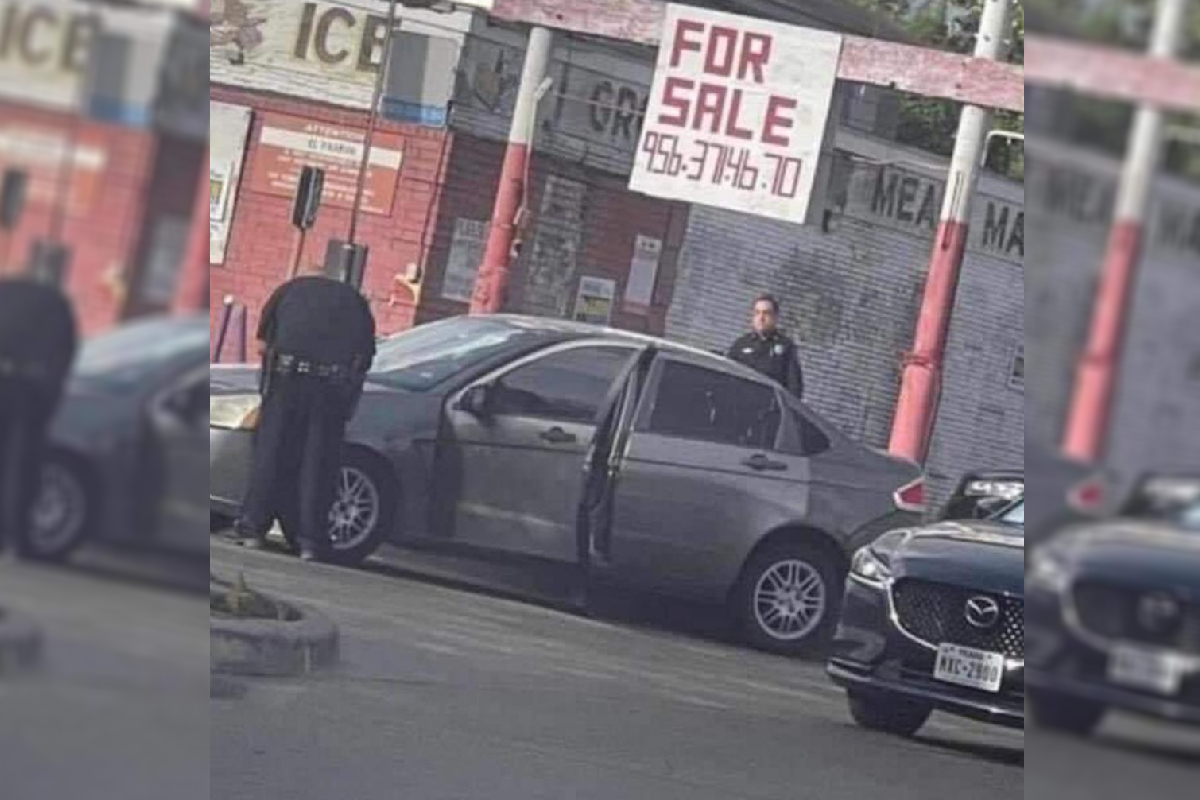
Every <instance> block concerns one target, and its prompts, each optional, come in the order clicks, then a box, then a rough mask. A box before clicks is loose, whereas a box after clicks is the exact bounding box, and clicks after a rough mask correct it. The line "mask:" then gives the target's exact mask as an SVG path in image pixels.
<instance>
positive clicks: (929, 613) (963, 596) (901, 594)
mask: <svg viewBox="0 0 1200 800" xmlns="http://www.w3.org/2000/svg"><path fill="white" fill-rule="evenodd" d="M974 597H987V598H990V599H992V600H994V601H996V603H997V604H999V606H1000V618H999V620H998V621H997V622H996V624H995V625H993V626H992V627H990V628H987V629H981V628H977V627H975V626H974V625H972V624H970V623H969V622H968V621H967V614H966V607H967V601H968V600H970V599H971V598H974ZM892 603H893V604H894V606H895V608H896V616H897V618H898V620H899V622H900V627H902V628H903V629H904V630H905V631H906V632H907V633H908V634H909V635H911V636H914V637H916V638H917V639H920V640H921V641H922V642H925V643H926V644H928V645H931V646H933V647H937V646H938V645H940V644H959V645H963V646H964V647H974V648H975V649H977V650H986V651H988V652H991V653H1002V654H1004V656H1005V657H1006V658H1010V659H1015V660H1019V661H1024V660H1025V601H1024V600H1021V599H1019V598H1014V597H1004V596H1001V595H997V594H991V593H989V592H980V591H976V590H973V589H967V588H964V587H961V586H952V585H950V584H945V583H936V582H933V581H924V580H917V579H914V578H902V579H900V580H899V581H897V582H896V583H895V585H894V586H893V587H892Z"/></svg>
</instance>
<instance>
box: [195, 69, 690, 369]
mask: <svg viewBox="0 0 1200 800" xmlns="http://www.w3.org/2000/svg"><path fill="white" fill-rule="evenodd" d="M212 98H213V99H214V100H218V101H222V102H228V103H235V104H239V105H243V106H247V107H250V108H252V109H254V111H255V114H254V118H253V120H252V122H251V128H250V136H249V140H248V147H247V151H246V156H245V161H244V163H243V167H242V179H241V185H240V187H239V189H238V195H237V201H236V205H235V207H234V217H233V224H232V227H231V229H230V235H229V243H228V247H227V250H226V257H225V263H224V264H223V265H219V266H213V267H212V268H211V280H210V284H209V285H210V299H211V303H210V308H211V314H212V320H213V328H214V331H215V330H216V329H217V327H218V326H219V324H220V319H221V314H222V301H223V299H224V298H225V297H226V296H227V295H232V296H233V297H234V298H235V300H236V301H237V302H238V303H242V304H245V305H246V306H247V307H248V308H249V317H248V320H247V321H248V324H247V330H248V331H250V332H251V338H252V332H253V330H254V328H255V326H256V325H257V318H258V309H259V308H260V307H261V306H262V303H263V302H264V301H265V299H266V297H267V295H269V293H270V292H271V291H272V290H273V289H274V288H275V287H276V286H278V285H279V283H280V282H281V281H282V280H283V278H284V276H285V273H286V269H287V259H288V256H289V253H290V247H291V241H292V236H293V232H292V228H291V226H290V224H289V217H290V211H291V201H290V200H289V199H288V198H284V197H280V196H276V195H269V194H263V193H261V192H256V191H253V190H252V189H251V188H250V186H249V175H250V174H251V173H252V172H253V169H254V163H255V162H254V159H255V158H256V157H257V151H258V147H257V141H258V137H259V133H260V130H261V125H262V114H263V113H264V112H279V113H286V114H291V115H295V116H303V117H307V118H310V119H314V120H319V121H322V122H326V123H330V124H337V125H345V126H355V127H364V126H365V125H366V115H365V113H363V112H357V111H347V110H343V109H338V108H335V107H332V106H322V105H319V104H315V103H312V102H310V101H300V100H294V99H289V98H285V97H281V96H275V95H267V94H264V93H261V92H250V91H245V90H239V89H233V88H230V87H221V86H214V87H213V88H212ZM379 130H381V131H386V132H389V133H395V134H399V135H401V136H403V137H404V161H403V164H402V166H401V169H400V178H399V182H400V183H399V186H398V189H397V194H396V202H395V205H394V207H393V210H392V214H391V216H390V217H382V216H378V215H372V214H362V215H360V217H359V231H360V237H359V238H360V241H362V242H364V243H366V244H367V245H368V246H369V247H370V258H369V261H368V267H367V278H366V281H365V283H364V288H365V289H366V293H367V296H368V298H369V299H370V300H371V305H372V308H373V310H374V312H375V315H376V320H377V323H378V327H379V330H380V332H382V333H393V332H396V331H400V330H404V329H406V328H408V327H411V326H412V325H413V324H416V323H419V322H426V321H429V320H432V319H437V318H441V317H444V316H449V315H454V314H462V313H465V312H466V310H467V308H466V304H464V303H458V302H454V301H447V300H443V299H442V298H441V288H442V278H443V273H444V271H445V267H446V262H447V259H448V257H449V254H450V247H451V241H452V237H453V232H454V221H455V219H456V218H458V217H467V218H470V219H478V220H487V219H490V218H491V211H492V203H493V200H494V197H495V192H496V185H497V183H498V181H499V179H500V164H501V161H502V159H503V154H504V146H503V144H502V143H499V142H492V141H488V140H484V139H480V138H476V137H473V136H468V135H465V134H461V133H448V132H445V131H440V130H434V129H429V128H421V127H417V126H410V125H402V124H399V123H394V122H387V121H383V122H381V123H380V125H379ZM549 174H555V175H560V176H562V177H567V178H571V179H573V180H577V181H580V182H583V183H585V184H586V185H587V186H588V187H589V189H588V198H587V213H586V214H585V218H584V230H583V235H582V247H581V250H580V254H579V272H580V273H581V274H586V275H593V276H597V277H609V278H612V279H613V280H616V281H617V284H618V286H617V302H616V306H615V311H614V315H613V324H614V325H617V326H619V327H624V328H629V329H632V330H640V331H647V332H651V333H662V332H663V331H664V329H665V320H666V312H667V308H668V307H669V305H670V301H671V292H672V288H673V286H674V278H675V268H676V260H677V254H678V248H679V244H680V242H681V241H682V236H683V231H684V228H685V227H686V224H687V211H686V206H685V205H683V204H678V203H668V202H664V201H660V200H655V199H652V198H648V197H644V196H641V195H636V194H633V193H631V192H629V191H627V190H626V189H625V188H624V184H625V181H624V180H623V179H621V178H619V177H616V176H610V175H606V174H601V173H597V172H594V171H590V170H584V169H582V168H581V167H578V166H577V165H574V164H571V163H569V162H565V161H562V160H560V159H555V158H549V157H547V158H541V157H538V158H536V159H535V163H534V168H533V173H532V177H533V185H532V188H531V208H533V209H536V208H538V202H539V200H540V196H541V190H542V186H543V185H544V183H545V179H546V176H547V175H549ZM348 222H349V212H348V211H347V210H343V209H336V208H329V207H326V208H322V209H321V212H320V214H319V215H318V220H317V223H316V225H315V226H314V228H313V230H312V231H310V232H309V235H308V241H307V243H306V245H305V259H304V260H305V262H308V263H319V262H320V261H321V259H322V258H323V257H324V253H325V247H326V244H327V242H328V241H329V239H330V238H333V237H344V236H345V233H346V227H347V225H348ZM532 224H533V225H536V224H537V220H536V217H534V218H533V219H532ZM637 234H643V235H648V236H654V237H656V238H660V239H662V240H664V242H665V247H664V252H663V258H662V263H661V265H660V269H659V275H658V284H657V289H656V292H655V298H654V306H653V308H652V309H651V311H650V313H649V314H648V315H632V314H626V313H623V312H622V311H621V305H622V304H621V299H622V297H623V296H624V290H625V280H626V278H627V276H628V272H629V264H630V260H631V258H632V256H633V245H634V240H635V237H636V235H637ZM529 238H530V239H531V238H532V231H531V233H530V237H529ZM409 264H416V265H418V266H419V267H420V268H421V270H422V275H423V281H422V285H421V288H420V289H419V296H418V297H417V298H414V297H413V295H412V294H410V293H409V291H408V290H407V289H406V288H405V287H403V286H402V285H400V286H398V285H397V283H396V281H395V280H394V278H395V276H396V275H398V274H404V273H405V272H406V271H407V266H408V265H409ZM515 272H516V274H515V275H514V281H520V280H521V278H522V275H521V270H520V264H518V265H517V268H516V270H515ZM574 291H575V289H574V287H572V289H571V293H572V294H571V298H570V301H571V302H573V301H574ZM414 300H415V301H416V302H414ZM569 307H570V304H568V308H569ZM514 310H519V309H514ZM232 346H233V342H232V341H231V342H230V344H229V345H227V348H228V347H232ZM254 349H255V348H254V346H253V342H250V343H248V351H249V352H248V354H249V355H250V356H251V357H253V355H254ZM226 353H227V355H226V358H229V357H231V356H229V355H228V353H229V351H228V350H227V351H226Z"/></svg>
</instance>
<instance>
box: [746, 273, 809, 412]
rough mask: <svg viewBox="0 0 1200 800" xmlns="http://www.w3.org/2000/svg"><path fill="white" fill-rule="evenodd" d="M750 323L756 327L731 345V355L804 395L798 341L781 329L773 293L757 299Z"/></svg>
mask: <svg viewBox="0 0 1200 800" xmlns="http://www.w3.org/2000/svg"><path fill="white" fill-rule="evenodd" d="M751 326H752V327H753V330H751V331H750V333H747V334H746V335H745V336H743V337H741V338H740V339H738V340H737V341H736V342H734V343H733V346H732V347H730V348H729V353H728V355H729V357H730V358H731V359H733V360H734V361H737V362H738V363H740V364H745V365H746V366H748V367H750V368H752V369H754V370H756V371H758V372H760V373H762V374H763V375H766V376H767V377H768V378H773V379H774V380H776V381H778V382H779V383H780V384H782V385H783V386H784V387H785V388H786V389H787V390H788V391H789V392H791V393H792V394H793V395H795V396H796V397H797V398H800V397H803V396H804V371H803V369H802V368H801V366H800V356H799V352H798V350H797V349H796V343H795V342H793V341H792V340H791V339H790V338H788V337H787V336H785V335H784V334H783V333H782V332H780V330H779V301H778V300H776V299H775V298H774V297H772V296H771V295H762V296H761V297H759V298H758V299H757V300H755V301H754V311H753V317H752V318H751Z"/></svg>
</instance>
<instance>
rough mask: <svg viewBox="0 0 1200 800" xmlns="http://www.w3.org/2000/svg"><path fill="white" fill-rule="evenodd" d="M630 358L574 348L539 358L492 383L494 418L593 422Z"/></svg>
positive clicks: (623, 351)
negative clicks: (500, 416)
mask: <svg viewBox="0 0 1200 800" xmlns="http://www.w3.org/2000/svg"><path fill="white" fill-rule="evenodd" d="M632 355H633V351H632V350H630V349H628V348H625V347H577V348H572V349H570V350H563V351H560V352H557V353H551V354H550V355H547V356H543V357H541V358H539V359H537V360H536V361H533V362H531V363H529V364H526V365H524V366H522V367H518V368H517V369H515V370H513V371H512V372H509V373H508V374H506V375H505V376H504V377H503V378H501V379H500V380H499V381H498V382H497V383H496V386H495V390H494V393H493V397H492V400H491V402H492V412H493V413H495V414H499V415H510V416H525V417H544V418H546V419H553V420H560V421H563V422H582V423H590V422H593V421H594V420H595V419H596V416H597V414H598V413H599V411H600V404H601V403H602V402H603V401H604V397H605V395H607V394H608V390H609V388H610V387H611V386H612V384H613V381H615V380H616V379H617V376H618V374H619V373H620V372H621V368H622V367H623V366H625V365H626V364H627V363H629V359H630V358H631V356H632Z"/></svg>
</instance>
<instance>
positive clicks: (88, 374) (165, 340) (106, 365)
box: [71, 319, 209, 393]
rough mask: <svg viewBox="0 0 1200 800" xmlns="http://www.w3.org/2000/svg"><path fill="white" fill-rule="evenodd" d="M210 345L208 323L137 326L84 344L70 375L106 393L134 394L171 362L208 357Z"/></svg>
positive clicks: (175, 321) (157, 322)
mask: <svg viewBox="0 0 1200 800" xmlns="http://www.w3.org/2000/svg"><path fill="white" fill-rule="evenodd" d="M208 343H209V330H208V324H207V320H200V321H196V320H179V319H169V320H162V319H154V320H148V321H143V322H134V323H131V324H129V325H123V326H121V327H119V328H115V329H114V330H112V331H109V332H107V333H103V334H101V335H99V336H96V337H93V338H91V339H88V340H87V341H85V342H84V343H83V345H82V347H80V348H79V355H78V357H77V358H76V359H75V365H74V368H73V370H72V373H71V374H72V377H73V378H74V379H75V380H78V381H82V382H84V383H86V384H88V385H90V386H93V387H97V388H100V389H104V390H107V391H113V392H121V393H123V392H126V391H133V390H135V389H137V387H139V386H140V385H142V384H143V383H144V382H145V381H146V380H147V379H149V378H150V377H151V376H152V375H155V374H156V373H157V372H158V370H159V369H161V368H162V367H163V366H165V365H166V364H168V363H169V362H171V361H174V360H175V359H177V358H179V357H181V356H185V355H188V354H191V353H195V354H196V357H197V358H199V357H200V356H201V355H202V354H204V353H207V352H208Z"/></svg>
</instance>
